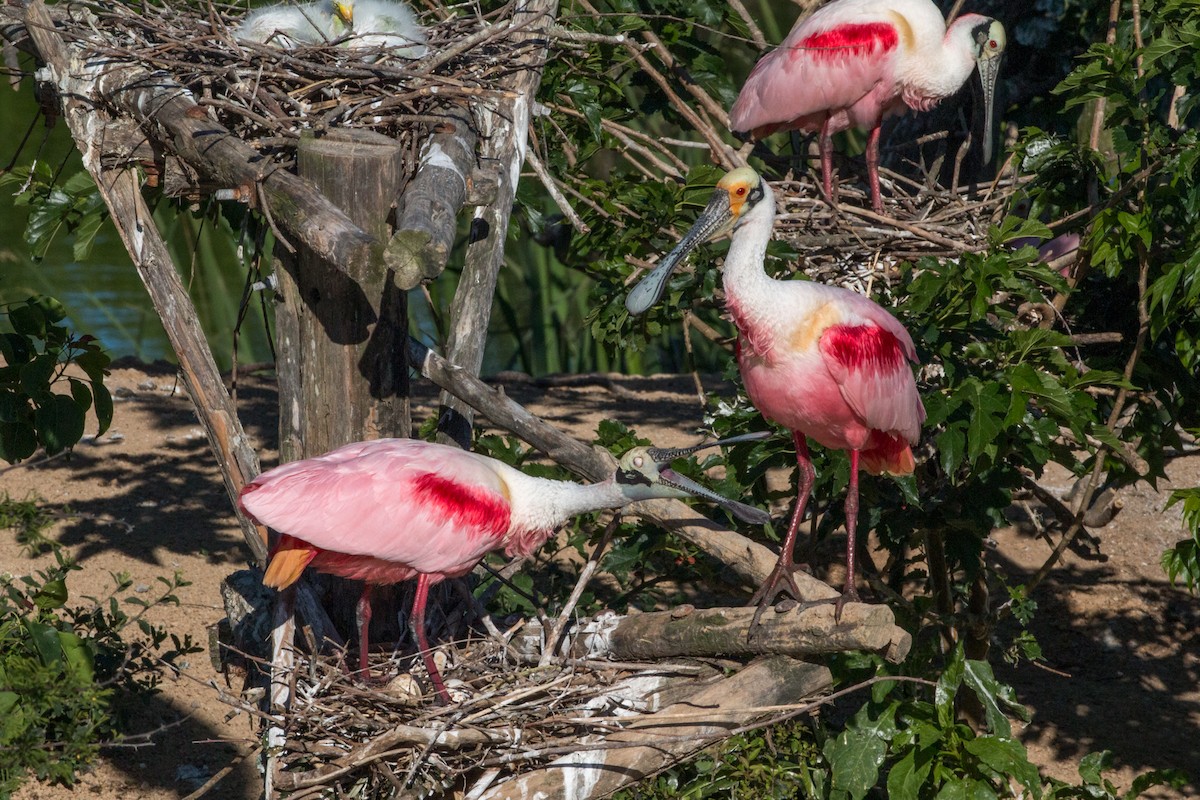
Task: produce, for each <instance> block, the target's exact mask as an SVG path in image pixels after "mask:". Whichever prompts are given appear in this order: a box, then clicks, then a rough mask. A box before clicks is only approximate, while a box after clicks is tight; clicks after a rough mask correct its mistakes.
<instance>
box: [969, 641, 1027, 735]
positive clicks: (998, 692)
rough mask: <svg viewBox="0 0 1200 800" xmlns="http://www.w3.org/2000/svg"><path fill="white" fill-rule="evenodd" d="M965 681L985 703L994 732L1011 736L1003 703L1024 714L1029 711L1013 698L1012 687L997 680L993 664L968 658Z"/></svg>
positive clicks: (987, 717)
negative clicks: (993, 671)
mask: <svg viewBox="0 0 1200 800" xmlns="http://www.w3.org/2000/svg"><path fill="white" fill-rule="evenodd" d="M963 683H965V684H966V685H967V686H969V687H970V688H971V689H972V690H973V691H974V692H975V696H976V697H978V698H979V702H980V703H982V704H983V711H984V715H985V717H986V719H987V725H988V728H989V729H990V730H991V731H992V733H994V734H996V735H997V736H999V737H1001V738H1003V739H1009V738H1011V737H1012V726H1011V725H1010V724H1009V722H1008V717H1007V716H1005V714H1004V710H1003V709H1002V708H1001V704H1003V705H1004V706H1006V707H1007V708H1009V709H1012V710H1014V711H1018V713H1021V714H1022V715H1023V716H1026V715H1027V713H1028V712H1026V711H1025V709H1024V707H1023V706H1021V705H1020V704H1018V703H1017V702H1016V700H1015V699H1014V698H1013V693H1012V688H1011V687H1009V686H1005V685H1003V684H1001V683H1000V682H999V681H997V680H996V676H995V675H994V674H993V673H992V665H991V664H989V663H987V662H986V661H975V660H971V659H968V660H967V661H966V663H965V665H964V669H963Z"/></svg>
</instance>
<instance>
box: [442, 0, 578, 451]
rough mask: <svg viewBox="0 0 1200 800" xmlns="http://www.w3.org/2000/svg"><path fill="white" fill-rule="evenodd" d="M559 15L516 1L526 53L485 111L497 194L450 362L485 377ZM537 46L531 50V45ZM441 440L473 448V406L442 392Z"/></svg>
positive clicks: (484, 134) (484, 210)
mask: <svg viewBox="0 0 1200 800" xmlns="http://www.w3.org/2000/svg"><path fill="white" fill-rule="evenodd" d="M557 14H558V0H517V2H516V3H515V5H514V7H513V12H512V28H513V30H512V33H511V35H510V37H509V40H510V42H511V44H510V47H511V48H512V49H513V50H514V51H519V52H523V55H522V57H521V59H520V60H519V61H518V63H516V64H514V65H513V71H512V73H511V74H510V75H509V76H508V77H507V78H506V79H505V80H504V81H503V82H502V83H503V84H504V85H503V86H502V88H504V89H507V90H508V92H506V93H505V94H504V95H503V96H502V98H501V99H500V100H499V101H498V102H497V103H496V105H495V107H492V106H483V107H481V108H480V109H479V113H478V118H479V125H480V131H479V134H480V153H479V161H480V163H481V164H489V165H495V168H496V181H497V184H496V197H495V199H494V200H492V202H491V203H489V204H488V205H486V206H480V207H478V208H476V209H475V216H474V218H473V219H472V220H471V241H470V243H469V244H468V245H467V253H466V260H465V262H464V264H463V274H462V278H461V280H460V281H459V283H458V289H457V290H456V291H455V293H454V301H453V302H452V303H451V305H450V335H449V337H448V339H447V342H446V357H447V358H449V359H450V360H451V361H452V362H454V363H455V364H458V365H459V366H460V367H463V368H464V369H467V370H469V371H470V373H471V374H472V375H478V374H479V371H480V369H481V368H482V366H483V351H484V346H485V345H486V343H487V331H488V320H489V319H490V318H491V311H492V300H493V298H494V297H495V294H496V279H497V276H498V275H499V274H500V267H501V266H503V264H504V241H505V239H506V238H507V237H508V221H509V218H510V217H511V216H512V207H513V201H514V200H515V198H516V196H517V182H518V180H519V179H520V177H521V164H522V163H524V161H525V148H526V144H527V142H528V138H529V118H530V114H531V113H532V109H533V102H534V98H535V96H536V94H537V88H538V86H539V85H540V84H541V80H542V65H543V64H544V63H545V59H546V52H547V47H548V45H549V38H547V37H546V31H547V30H548V29H549V28H550V26H551V25H553V24H554V20H555V17H556V16H557ZM530 42H533V43H540V44H541V46H538V47H528V48H526V47H524V45H525V44H526V43H530ZM440 402H441V406H442V410H441V412H440V413H439V419H438V434H439V436H438V438H439V439H440V440H442V441H448V442H453V443H455V444H457V445H458V446H459V447H464V448H469V447H470V446H471V417H472V411H471V409H470V408H469V407H468V406H466V405H465V404H463V403H462V401H460V400H459V399H458V398H456V397H454V396H452V395H450V394H449V393H446V392H443V393H442V396H441V398H440Z"/></svg>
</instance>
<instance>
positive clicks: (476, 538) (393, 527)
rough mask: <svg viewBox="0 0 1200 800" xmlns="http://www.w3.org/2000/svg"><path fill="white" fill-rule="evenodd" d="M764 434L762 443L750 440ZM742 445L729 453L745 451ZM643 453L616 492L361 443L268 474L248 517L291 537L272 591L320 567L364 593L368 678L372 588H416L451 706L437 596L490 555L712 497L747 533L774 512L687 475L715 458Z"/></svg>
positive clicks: (252, 492) (251, 488)
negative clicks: (595, 514)
mask: <svg viewBox="0 0 1200 800" xmlns="http://www.w3.org/2000/svg"><path fill="white" fill-rule="evenodd" d="M755 436H759V437H760V438H761V436H762V434H751V435H750V438H754V437H755ZM746 438H747V437H734V438H732V439H728V440H725V441H726V442H734V441H743V440H745V439H746ZM722 443H723V442H711V443H708V444H702V445H696V446H695V447H690V448H677V449H670V450H660V449H657V448H646V447H639V448H634V449H633V450H630V451H629V452H628V453H626V454H625V455H624V457H622V459H621V461H620V463H619V465H618V468H617V471H616V472H615V473H614V474H613V475H612V477H610V478H609V479H608V480H606V481H602V482H600V483H594V484H579V483H573V482H571V481H554V480H547V479H544V478H535V477H532V476H529V475H526V474H525V473H523V472H521V471H520V470H517V469H514V468H513V467H510V466H508V465H506V464H503V463H501V462H499V461H497V460H495V459H493V458H488V457H487V456H482V455H478V454H476V453H470V452H467V451H465V450H460V449H459V448H457V447H450V446H447V445H442V444H434V443H431V442H423V441H418V440H415V439H376V440H374V441H369V442H355V443H353V444H348V445H345V446H344V447H339V448H337V449H336V450H333V451H331V452H329V453H326V454H325V455H322V456H317V457H315V458H306V459H304V460H302V461H293V462H291V463H288V464H284V465H282V466H280V467H276V468H275V469H272V470H269V471H267V472H264V473H263V474H261V475H259V476H258V477H257V478H255V479H254V480H253V481H251V482H250V483H249V484H247V485H246V487H245V488H243V489H242V491H241V494H240V495H239V496H238V505H239V506H240V507H241V509H242V511H243V512H244V513H245V514H246V515H247V516H249V517H250V518H252V519H254V520H256V521H257V522H259V523H261V524H263V525H266V526H268V527H270V528H274V529H275V530H276V531H278V532H279V533H280V534H282V536H281V537H280V539H279V543H278V544H277V545H276V546H275V548H274V550H273V551H272V553H271V560H270V563H269V564H268V565H267V570H266V575H265V576H264V577H263V583H264V584H265V585H267V586H270V587H272V588H275V589H283V588H286V587H288V586H290V585H292V584H293V583H295V582H296V580H297V579H298V578H299V577H300V573H301V572H303V571H304V568H305V567H307V566H311V567H313V568H314V569H316V570H319V571H321V572H328V573H330V574H333V575H339V576H341V577H343V578H350V579H352V580H360V581H364V582H365V584H366V585H365V587H364V589H363V593H362V596H361V598H360V599H359V605H358V621H359V626H360V630H359V667H360V669H361V670H362V671H363V672H364V673H367V628H368V625H369V623H370V620H371V587H372V586H374V585H383V584H390V583H398V582H399V581H404V580H408V579H409V578H412V577H416V578H417V594H416V599H415V600H414V601H413V612H412V625H413V629H414V630H415V631H416V634H417V645H418V647H419V648H420V650H421V656H422V658H423V659H424V661H425V668H426V669H427V670H428V671H429V678H430V680H431V681H432V682H433V686H434V688H435V689H436V690H437V693H438V695H439V696H440V697H441V698H442V699H443V700H445V701H447V702H448V701H449V699H450V696H449V694H448V693H447V692H446V687H445V684H444V683H443V682H442V677H441V675H440V674H439V673H438V670H437V666H436V665H435V664H434V662H433V657H432V653H431V651H430V649H429V642H428V640H427V639H426V637H425V603H426V599H427V598H428V595H429V587H431V586H433V585H434V584H436V583H438V582H439V581H441V580H444V579H445V578H455V577H458V576H460V575H465V574H466V573H467V572H470V571H471V569H472V568H473V567H474V566H475V565H476V564H477V563H478V562H479V560H480V559H481V558H483V556H484V555H485V554H486V553H488V552H489V551H491V550H495V549H498V548H504V549H505V551H506V552H507V553H508V554H509V555H514V556H515V555H530V554H532V553H533V552H535V551H536V550H537V549H538V548H539V547H541V546H542V544H544V543H545V541H546V540H547V539H548V538H550V536H551V535H552V534H553V533H554V531H555V529H557V528H558V526H559V525H561V524H562V523H564V522H566V521H567V520H568V519H570V518H571V517H573V516H575V515H576V514H582V513H585V512H588V511H596V510H598V509H602V508H621V507H623V506H626V505H628V504H629V503H632V502H634V501H636V500H647V499H651V498H658V497H685V496H687V495H688V494H691V495H695V496H698V497H703V498H705V499H707V500H710V501H712V502H714V503H717V504H719V505H721V506H723V507H724V508H727V509H728V510H729V511H730V512H731V513H733V514H734V515H736V516H738V517H739V518H740V519H743V520H745V521H747V522H752V523H756V524H759V525H761V524H764V523H766V522H767V521H769V519H770V517H769V516H768V515H767V513H766V512H764V511H761V510H759V509H756V508H752V507H750V506H747V505H743V504H742V503H738V502H736V501H733V500H728V499H726V498H724V497H721V496H720V495H718V494H715V493H714V492H711V491H709V490H708V489H705V488H704V487H703V486H700V485H699V484H697V483H695V482H694V481H691V480H689V479H688V478H686V477H684V476H683V475H680V474H678V473H676V472H675V471H674V470H672V469H671V468H670V467H669V466H668V465H669V464H670V462H671V461H672V460H674V459H675V458H679V457H682V456H685V455H688V454H690V453H692V452H695V451H696V450H699V449H701V448H704V447H711V446H713V445H716V444H722Z"/></svg>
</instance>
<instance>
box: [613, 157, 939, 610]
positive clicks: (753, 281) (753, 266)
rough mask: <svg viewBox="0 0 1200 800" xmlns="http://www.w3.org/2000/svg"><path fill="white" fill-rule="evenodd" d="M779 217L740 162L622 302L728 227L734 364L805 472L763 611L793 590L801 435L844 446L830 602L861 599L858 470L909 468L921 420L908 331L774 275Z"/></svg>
mask: <svg viewBox="0 0 1200 800" xmlns="http://www.w3.org/2000/svg"><path fill="white" fill-rule="evenodd" d="M774 223H775V199H774V196H773V194H772V192H771V188H770V187H769V186H767V184H766V182H765V181H763V180H762V178H760V177H759V176H758V173H756V172H755V171H754V170H752V169H750V168H749V167H742V168H741V169H735V170H733V171H732V172H730V173H728V174H726V175H725V177H723V178H721V180H720V181H719V182H718V183H717V190H716V192H715V193H714V194H713V196H712V199H711V200H710V201H709V203H708V206H707V207H706V208H705V209H704V211H703V212H702V213H701V214H700V217H699V218H698V219H697V220H696V222H695V224H694V225H693V226H692V228H691V230H689V231H688V232H687V233H686V234H685V235H684V237H683V239H682V241H680V242H679V245H678V246H676V248H675V249H674V250H672V251H671V252H670V253H669V254H667V255H666V256H665V257H664V258H663V259H662V262H661V263H660V264H659V265H658V266H656V267H655V268H654V270H653V271H651V272H650V274H648V275H647V276H646V277H645V278H643V279H642V281H641V282H640V283H639V284H638V285H637V286H635V287H634V288H633V290H632V291H631V292H630V293H629V296H628V297H626V299H625V307H626V308H627V309H628V310H629V312H630V313H631V314H640V313H642V312H643V311H645V310H646V309H648V308H649V307H650V306H652V305H653V304H654V303H656V302H657V301H658V299H659V297H661V296H662V292H663V288H664V287H665V286H666V283H667V279H668V278H669V277H670V276H671V272H672V271H673V270H674V269H675V267H676V266H677V265H678V264H679V263H680V262H681V261H682V260H683V259H684V257H686V256H687V254H688V253H689V252H691V251H692V250H693V249H695V247H696V246H697V245H699V244H701V243H702V242H705V241H708V240H709V239H712V238H715V237H717V236H719V235H721V234H723V233H724V232H726V231H728V230H730V229H732V231H733V238H732V240H731V241H730V243H729V253H728V254H727V255H726V256H725V266H724V267H723V272H724V286H725V298H726V299H725V305H726V307H727V308H728V309H729V313H730V314H731V315H732V316H733V321H734V324H735V325H736V326H737V330H738V366H739V367H740V368H741V373H742V380H743V381H744V382H745V384H746V392H747V394H749V396H750V401H751V402H752V403H754V406H755V407H756V408H757V409H758V410H759V411H760V412H761V413H762V415H763V416H764V417H766V418H767V419H768V420H771V421H772V422H777V423H779V424H780V425H783V426H784V427H785V428H788V429H789V430H791V431H792V438H793V440H794V441H795V444H796V464H797V466H798V468H799V473H800V486H799V497H798V499H797V501H796V509H795V511H794V512H793V513H792V519H791V524H790V525H789V526H788V531H787V536H786V537H785V539H784V542H783V549H782V551H781V552H780V554H779V562H778V563H777V564H776V565H775V569H774V570H773V571H772V572H771V575H770V577H769V578H768V579H767V581H766V583H764V584H763V586H762V588H761V589H759V591H758V593H757V594H755V596H754V601H755V602H758V603H759V608H760V610H761V609H762V608H763V607H765V606H766V605H768V604H769V603H770V602H772V600H773V599H774V597H775V596H776V595H777V594H778V593H779V592H780V591H790V592H792V593H793V596H796V595H797V589H796V584H795V580H794V579H793V578H792V572H793V570H794V569H795V563H794V561H793V550H794V549H795V545H796V533H797V531H798V530H799V528H800V521H801V519H802V518H803V516H804V507H805V505H806V504H807V503H808V497H809V494H811V492H812V487H813V481H814V479H815V477H816V473H815V471H814V470H813V466H812V461H811V459H810V458H809V453H808V444H807V442H806V441H805V437H806V436H811V437H812V438H813V439H815V440H816V441H817V442H818V443H819V444H821V445H824V446H825V447H828V448H831V449H834V450H849V451H850V485H849V487H848V489H847V494H846V584H845V588H844V590H843V592H842V596H841V598H840V599H839V600H838V606H837V611H838V615H839V616H840V613H841V608H842V605H843V604H844V603H845V602H846V601H847V600H857V599H858V592H857V590H856V589H855V585H854V550H855V533H856V532H857V526H858V467H859V464H860V461H861V464H862V466H863V467H864V468H865V469H866V470H867V471H868V472H870V473H872V474H879V473H883V472H887V473H891V474H894V475H903V474H907V473H911V472H912V471H913V468H914V466H915V464H914V462H913V454H912V447H911V445H913V444H916V442H917V439H918V437H919V436H920V432H921V423H922V422H924V420H925V407H924V406H923V405H921V398H920V396H919V395H918V394H917V385H916V381H915V380H914V379H913V373H912V369H911V367H910V366H909V363H910V362H912V363H916V360H917V357H916V351H915V349H914V348H913V343H912V339H911V338H910V337H909V335H908V331H906V330H905V329H904V326H903V325H901V324H900V323H899V322H897V321H896V318H895V317H893V316H892V315H891V314H889V313H888V312H887V311H884V310H883V309H882V308H880V307H879V306H878V305H877V304H875V303H874V302H873V301H872V300H870V299H868V298H866V297H864V296H863V295H860V294H858V293H856V292H853V291H850V290H849V289H842V288H840V287H837V286H826V285H825V284H821V283H815V282H812V281H806V280H787V281H781V280H776V279H774V278H771V277H769V276H768V275H767V273H766V271H764V270H763V259H764V258H765V256H766V250H767V242H768V241H770V239H771V228H772V226H773V225H774Z"/></svg>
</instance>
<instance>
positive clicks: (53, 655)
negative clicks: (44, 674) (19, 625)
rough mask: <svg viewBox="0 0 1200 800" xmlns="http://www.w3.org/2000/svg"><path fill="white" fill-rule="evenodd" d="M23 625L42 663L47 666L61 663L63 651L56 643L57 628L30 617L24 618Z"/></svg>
mask: <svg viewBox="0 0 1200 800" xmlns="http://www.w3.org/2000/svg"><path fill="white" fill-rule="evenodd" d="M24 626H25V631H26V633H28V634H29V639H30V641H32V642H33V646H34V649H35V650H37V653H38V656H39V657H40V658H41V660H42V663H43V664H45V665H46V666H47V667H52V666H55V665H56V664H61V663H62V661H63V652H62V647H61V646H60V645H59V643H58V628H55V627H52V626H50V625H47V624H46V623H44V622H37V621H35V620H31V619H27V620H25V621H24Z"/></svg>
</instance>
